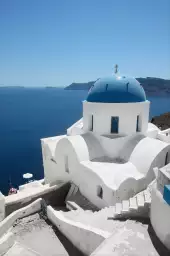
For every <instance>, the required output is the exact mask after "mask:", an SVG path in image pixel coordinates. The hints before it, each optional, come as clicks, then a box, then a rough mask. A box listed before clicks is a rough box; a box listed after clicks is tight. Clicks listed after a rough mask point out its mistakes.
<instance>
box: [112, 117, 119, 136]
mask: <svg viewBox="0 0 170 256" xmlns="http://www.w3.org/2000/svg"><path fill="white" fill-rule="evenodd" d="M118 132H119V117H118V116H112V117H111V133H118Z"/></svg>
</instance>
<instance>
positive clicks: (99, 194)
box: [97, 186, 103, 199]
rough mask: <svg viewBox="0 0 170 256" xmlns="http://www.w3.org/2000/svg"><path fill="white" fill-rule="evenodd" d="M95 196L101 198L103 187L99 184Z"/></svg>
mask: <svg viewBox="0 0 170 256" xmlns="http://www.w3.org/2000/svg"><path fill="white" fill-rule="evenodd" d="M97 196H98V197H100V198H101V199H102V198H103V189H102V187H101V186H98V187H97Z"/></svg>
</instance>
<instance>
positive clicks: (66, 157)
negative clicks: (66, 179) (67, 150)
mask: <svg viewBox="0 0 170 256" xmlns="http://www.w3.org/2000/svg"><path fill="white" fill-rule="evenodd" d="M64 160H65V171H66V172H68V173H69V168H68V156H65V159H64Z"/></svg>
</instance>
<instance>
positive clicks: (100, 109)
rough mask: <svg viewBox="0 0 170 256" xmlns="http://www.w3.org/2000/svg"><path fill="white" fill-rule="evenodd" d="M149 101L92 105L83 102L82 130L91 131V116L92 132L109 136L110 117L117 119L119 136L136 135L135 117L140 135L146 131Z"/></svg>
mask: <svg viewBox="0 0 170 256" xmlns="http://www.w3.org/2000/svg"><path fill="white" fill-rule="evenodd" d="M149 105H150V102H149V101H145V102H137V103H92V102H87V101H84V102H83V130H84V132H87V131H89V130H91V117H92V115H93V132H94V133H98V134H105V135H106V134H107V135H109V134H111V117H112V116H113V117H114V116H118V117H119V134H120V135H130V134H133V133H136V123H137V116H138V115H139V127H140V131H141V132H142V133H146V132H147V129H148V118H149Z"/></svg>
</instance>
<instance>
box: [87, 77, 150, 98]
mask: <svg viewBox="0 0 170 256" xmlns="http://www.w3.org/2000/svg"><path fill="white" fill-rule="evenodd" d="M87 101H88V102H101V103H128V102H129V103H130V102H143V101H146V95H145V92H144V90H143V87H142V86H141V85H140V83H139V82H138V81H137V80H136V79H135V78H128V77H116V76H111V77H107V78H101V79H98V80H97V81H96V82H95V83H94V85H93V86H92V88H91V90H90V91H89V94H88V96H87Z"/></svg>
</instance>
